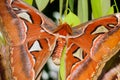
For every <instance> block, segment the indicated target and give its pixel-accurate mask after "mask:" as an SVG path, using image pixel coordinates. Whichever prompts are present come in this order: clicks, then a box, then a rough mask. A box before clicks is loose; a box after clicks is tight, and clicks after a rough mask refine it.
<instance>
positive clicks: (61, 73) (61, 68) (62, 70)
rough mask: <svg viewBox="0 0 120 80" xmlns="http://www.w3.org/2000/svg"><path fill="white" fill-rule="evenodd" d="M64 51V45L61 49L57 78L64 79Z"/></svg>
mask: <svg viewBox="0 0 120 80" xmlns="http://www.w3.org/2000/svg"><path fill="white" fill-rule="evenodd" d="M65 53H66V46H65V47H64V49H63V51H62V56H61V60H60V70H59V80H65V78H66V76H65V73H66V72H65V71H66V70H65V55H66V54H65Z"/></svg>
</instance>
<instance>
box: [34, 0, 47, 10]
mask: <svg viewBox="0 0 120 80" xmlns="http://www.w3.org/2000/svg"><path fill="white" fill-rule="evenodd" d="M35 1H36V5H37V7H38V9H39V11H42V10H43V9H44V8H45V7H46V6H47V4H48V3H49V0H35Z"/></svg>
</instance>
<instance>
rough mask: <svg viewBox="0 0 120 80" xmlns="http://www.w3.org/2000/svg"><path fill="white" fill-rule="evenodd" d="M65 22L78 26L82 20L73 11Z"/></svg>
mask: <svg viewBox="0 0 120 80" xmlns="http://www.w3.org/2000/svg"><path fill="white" fill-rule="evenodd" d="M63 23H67V24H69V25H70V26H72V27H73V26H76V25H78V24H80V20H79V18H78V16H76V15H75V14H74V13H72V12H71V11H70V12H69V13H68V14H67V15H66V16H65V18H64V20H63Z"/></svg>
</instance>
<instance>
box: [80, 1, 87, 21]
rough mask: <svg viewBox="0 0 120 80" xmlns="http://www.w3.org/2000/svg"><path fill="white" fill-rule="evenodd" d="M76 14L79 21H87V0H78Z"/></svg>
mask: <svg viewBox="0 0 120 80" xmlns="http://www.w3.org/2000/svg"><path fill="white" fill-rule="evenodd" d="M78 16H79V18H80V22H81V23H83V22H86V21H88V0H78Z"/></svg>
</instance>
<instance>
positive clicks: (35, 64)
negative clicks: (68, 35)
mask: <svg viewBox="0 0 120 80" xmlns="http://www.w3.org/2000/svg"><path fill="white" fill-rule="evenodd" d="M0 8H1V10H2V9H4V11H0V17H1V20H2V21H1V23H2V24H3V26H1V28H3V30H2V33H3V32H4V33H3V34H4V35H6V34H7V36H8V37H6V36H5V37H6V38H7V39H8V43H7V45H8V46H9V48H8V49H9V52H8V54H9V56H8V57H7V58H8V60H9V63H10V64H9V67H8V68H9V69H10V72H9V74H10V76H11V77H10V79H9V80H12V79H17V80H21V79H22V80H34V79H37V78H38V77H39V72H41V69H42V67H43V66H44V64H45V63H46V61H47V59H48V58H49V57H50V55H51V53H52V51H53V48H54V46H55V42H56V37H55V36H53V35H52V34H51V31H52V30H53V28H56V25H55V24H54V23H53V22H52V21H51V20H50V19H48V18H47V17H45V16H44V15H43V14H42V13H38V11H37V10H36V9H34V8H32V7H30V6H28V5H26V4H25V3H23V2H22V1H21V0H1V1H0ZM23 12H25V13H27V14H28V15H29V16H30V17H31V19H32V20H31V22H30V21H29V20H27V19H26V18H24V17H21V16H19V14H20V13H23ZM47 28H48V30H47ZM36 40H37V41H39V42H40V43H41V45H42V50H41V51H29V49H30V47H31V46H32V45H33V43H34V41H36ZM39 46H40V45H39ZM3 60H4V59H3ZM6 65H7V64H6ZM2 68H3V69H4V67H2ZM34 70H35V71H34ZM6 71H7V70H6ZM1 74H2V73H1ZM5 75H6V74H5Z"/></svg>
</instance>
